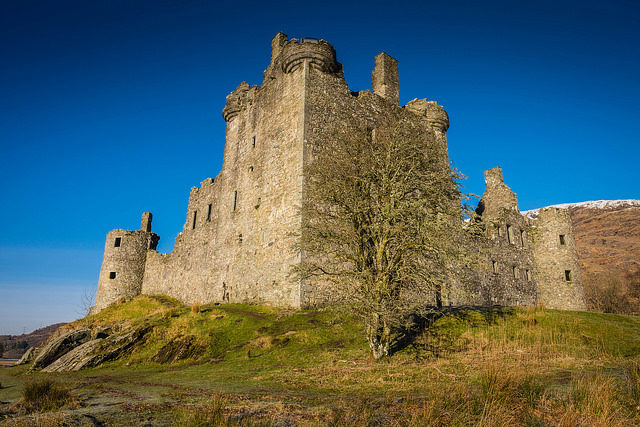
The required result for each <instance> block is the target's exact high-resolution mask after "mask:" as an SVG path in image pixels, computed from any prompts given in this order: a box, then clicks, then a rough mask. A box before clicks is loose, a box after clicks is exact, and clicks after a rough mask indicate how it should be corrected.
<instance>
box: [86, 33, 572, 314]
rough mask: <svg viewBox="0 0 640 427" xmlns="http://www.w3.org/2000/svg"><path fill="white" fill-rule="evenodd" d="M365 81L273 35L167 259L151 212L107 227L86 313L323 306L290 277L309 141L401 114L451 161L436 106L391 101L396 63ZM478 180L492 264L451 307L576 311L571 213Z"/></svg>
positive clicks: (386, 59) (496, 177)
mask: <svg viewBox="0 0 640 427" xmlns="http://www.w3.org/2000/svg"><path fill="white" fill-rule="evenodd" d="M372 80H373V81H372V83H373V90H372V91H368V90H367V91H361V92H357V93H355V92H351V91H350V90H349V88H348V86H347V83H346V81H345V80H344V77H343V73H342V65H341V64H340V63H339V62H338V61H337V59H336V52H335V50H334V48H333V47H332V46H331V45H330V44H329V43H327V42H326V41H324V40H316V39H288V37H287V36H286V35H285V34H283V33H278V34H277V35H276V36H275V37H274V38H273V40H272V42H271V63H270V64H269V66H268V67H267V69H266V70H265V72H264V80H263V82H262V84H261V85H260V86H251V85H249V84H248V83H246V82H242V83H241V84H240V85H239V86H238V87H237V88H236V89H235V90H234V91H233V92H231V94H229V95H228V96H227V104H226V106H225V107H224V109H223V111H222V116H223V118H224V120H225V121H226V123H227V129H226V140H225V149H224V160H223V166H222V170H221V171H220V173H219V174H218V176H217V177H216V178H215V179H211V178H207V179H205V180H204V181H202V182H201V183H200V185H199V186H198V187H193V188H192V189H191V193H190V195H189V203H188V206H187V213H186V219H185V224H184V227H183V231H182V232H181V233H180V234H179V235H178V237H177V238H176V242H175V246H174V249H173V251H172V252H171V253H168V254H161V253H158V252H157V251H156V245H157V242H158V239H159V236H157V235H156V234H154V233H152V232H151V214H149V213H145V214H144V215H143V220H142V227H141V229H140V230H137V231H126V230H113V231H111V232H110V233H109V234H108V235H107V241H106V244H105V255H104V260H103V264H102V269H101V272H100V278H99V284H98V294H97V298H96V305H95V307H94V309H93V311H94V312H95V311H99V310H101V309H103V308H105V307H106V306H108V305H109V304H112V303H114V302H115V301H117V300H118V299H119V298H121V297H130V296H134V295H137V294H140V293H142V294H165V295H169V296H172V297H175V298H177V299H179V300H181V301H183V302H185V303H196V302H200V303H204V302H213V301H220V302H222V301H225V302H252V303H265V304H272V305H280V306H292V307H303V306H313V305H317V304H320V303H326V302H327V301H326V300H324V299H321V298H319V297H318V293H317V289H316V287H315V285H314V283H301V282H300V281H298V280H297V279H295V278H294V277H293V276H292V275H291V274H290V272H291V268H292V266H294V265H295V264H296V263H298V262H300V254H299V252H298V251H297V250H296V243H297V239H298V238H299V236H300V230H301V219H300V215H299V208H300V206H302V204H303V203H304V199H303V194H304V193H303V188H304V183H305V167H306V166H307V165H308V164H309V161H310V159H309V156H310V153H311V148H312V147H313V146H314V144H322V143H323V141H324V140H326V138H328V136H329V135H331V134H332V133H333V132H335V129H336V127H338V126H341V123H337V120H336V118H337V117H345V116H346V115H348V116H349V117H355V118H357V120H361V121H363V122H365V123H367V125H369V124H371V125H372V126H375V124H376V123H377V122H378V121H380V120H381V119H382V118H384V117H386V116H387V115H389V114H390V113H391V112H394V113H397V114H400V115H401V116H402V117H403V118H404V119H407V120H412V121H414V122H416V123H417V124H419V125H420V126H421V127H422V128H423V129H424V138H425V141H427V142H428V146H429V147H430V149H432V150H434V152H436V153H437V154H438V156H439V158H440V159H441V160H442V164H443V165H448V163H449V157H448V151H447V136H446V132H447V129H448V127H449V118H448V116H447V113H446V112H445V110H444V109H443V108H442V106H440V105H438V104H437V103H436V102H435V101H428V100H426V99H414V100H413V101H411V102H409V103H407V104H406V105H405V106H400V105H398V102H399V98H398V93H399V80H398V63H397V61H396V60H395V59H394V58H392V57H391V56H389V55H387V54H386V53H381V54H379V55H378V56H376V57H375V68H374V70H373V73H372ZM342 125H344V124H342ZM485 176H486V182H487V191H486V192H485V194H484V196H483V198H482V201H481V203H480V206H479V208H478V213H479V214H480V217H481V218H482V221H483V222H484V223H485V224H486V225H487V227H486V228H487V233H488V235H489V236H490V238H491V239H490V243H489V244H488V245H489V247H487V248H483V249H485V250H486V251H487V252H488V253H489V254H490V255H489V256H488V259H487V262H488V263H489V267H488V270H487V272H486V273H483V274H480V275H479V276H478V277H477V278H476V279H475V280H474V281H473V283H467V284H464V285H460V289H457V290H454V291H452V292H451V293H450V295H448V296H447V301H446V302H447V303H449V304H462V303H477V304H504V305H532V304H536V303H540V302H544V304H545V305H546V306H548V307H558V308H570V309H583V308H584V297H583V293H582V284H581V281H580V280H581V279H580V271H579V269H578V264H577V255H576V251H575V244H574V241H573V233H572V230H571V222H570V220H569V217H568V215H567V214H566V212H564V211H561V210H560V211H556V210H553V211H550V212H543V213H541V214H540V217H539V218H538V219H537V220H530V219H528V218H525V217H524V216H522V215H521V214H520V213H519V211H518V205H517V199H516V195H515V194H514V193H513V192H511V190H510V189H509V188H508V187H507V186H506V185H504V183H503V181H502V171H501V170H500V168H494V169H491V170H489V171H487V172H486V174H485ZM296 236H298V237H296ZM560 236H562V237H560Z"/></svg>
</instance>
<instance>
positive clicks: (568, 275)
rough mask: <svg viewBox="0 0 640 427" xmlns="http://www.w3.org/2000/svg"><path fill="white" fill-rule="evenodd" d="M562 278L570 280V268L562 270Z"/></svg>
mask: <svg viewBox="0 0 640 427" xmlns="http://www.w3.org/2000/svg"><path fill="white" fill-rule="evenodd" d="M564 280H566V281H567V282H570V281H571V270H565V271H564Z"/></svg>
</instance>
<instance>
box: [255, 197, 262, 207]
mask: <svg viewBox="0 0 640 427" xmlns="http://www.w3.org/2000/svg"><path fill="white" fill-rule="evenodd" d="M260 202H262V198H261V197H258V203H256V205H255V206H254V208H256V209H258V208H259V207H260Z"/></svg>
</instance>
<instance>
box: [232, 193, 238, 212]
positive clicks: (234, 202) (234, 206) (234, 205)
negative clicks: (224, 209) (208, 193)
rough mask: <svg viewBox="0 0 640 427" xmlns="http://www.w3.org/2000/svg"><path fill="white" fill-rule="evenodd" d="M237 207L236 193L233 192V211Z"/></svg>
mask: <svg viewBox="0 0 640 427" xmlns="http://www.w3.org/2000/svg"><path fill="white" fill-rule="evenodd" d="M237 206H238V191H237V190H236V191H234V192H233V210H234V211H235V210H236V207H237Z"/></svg>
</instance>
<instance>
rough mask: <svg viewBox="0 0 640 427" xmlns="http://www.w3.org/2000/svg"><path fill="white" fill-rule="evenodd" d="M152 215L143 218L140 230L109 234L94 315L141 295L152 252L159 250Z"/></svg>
mask: <svg viewBox="0 0 640 427" xmlns="http://www.w3.org/2000/svg"><path fill="white" fill-rule="evenodd" d="M151 220H152V215H151V213H150V212H145V213H143V214H142V224H141V227H140V230H135V231H128V230H119V229H117V230H113V231H111V232H109V233H108V234H107V240H106V242H105V245H104V258H103V260H102V268H101V269H100V277H99V279H98V292H97V295H96V305H95V307H93V309H92V311H93V312H98V311H100V310H102V309H103V308H105V307H107V306H108V305H110V304H113V303H114V302H116V301H117V300H119V299H120V298H122V297H133V296H136V295H139V294H140V292H141V290H142V279H143V277H144V266H145V262H146V258H147V252H148V251H149V250H155V248H156V246H157V244H158V240H159V239H160V238H159V237H158V235H157V234H155V233H152V232H151Z"/></svg>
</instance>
